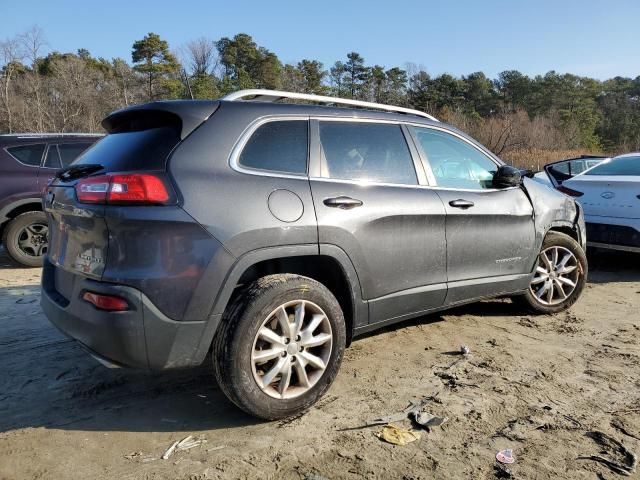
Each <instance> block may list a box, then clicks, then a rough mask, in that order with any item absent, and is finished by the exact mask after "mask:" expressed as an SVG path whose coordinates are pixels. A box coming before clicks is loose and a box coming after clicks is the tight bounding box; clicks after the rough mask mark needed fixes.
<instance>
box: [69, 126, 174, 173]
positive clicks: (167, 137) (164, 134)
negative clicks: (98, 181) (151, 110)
mask: <svg viewBox="0 0 640 480" xmlns="http://www.w3.org/2000/svg"><path fill="white" fill-rule="evenodd" d="M179 141H180V131H179V130H178V129H177V128H175V127H159V128H149V129H147V130H136V131H127V132H122V133H112V134H110V135H107V136H106V137H104V138H103V139H102V140H100V141H99V142H98V143H96V144H94V145H93V147H91V148H90V149H88V150H87V151H86V152H84V153H83V154H82V155H80V157H78V159H77V161H76V164H77V165H89V164H98V165H102V166H103V167H104V168H105V170H106V171H111V172H114V171H123V172H124V171H129V170H159V169H163V168H164V166H165V161H166V159H167V157H168V156H169V153H171V151H172V150H173V148H174V147H175V146H176V145H177V144H178V142H179Z"/></svg>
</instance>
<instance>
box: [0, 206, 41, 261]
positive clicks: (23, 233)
mask: <svg viewBox="0 0 640 480" xmlns="http://www.w3.org/2000/svg"><path fill="white" fill-rule="evenodd" d="M48 243H49V228H48V226H47V217H46V215H45V214H44V212H26V213H22V214H20V215H18V216H17V217H16V218H14V219H13V220H11V221H10V222H9V224H8V225H7V226H6V227H5V229H4V232H3V234H2V244H3V245H4V247H5V248H6V250H7V253H8V254H9V257H11V259H12V260H13V261H14V262H16V263H18V264H20V265H23V266H25V267H41V266H42V262H43V259H44V256H45V255H46V253H47V247H48Z"/></svg>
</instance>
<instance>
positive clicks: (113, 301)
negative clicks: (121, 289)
mask: <svg viewBox="0 0 640 480" xmlns="http://www.w3.org/2000/svg"><path fill="white" fill-rule="evenodd" d="M82 299H83V300H85V301H87V302H89V303H91V304H92V305H93V306H94V307H96V308H99V309H100V310H107V311H110V312H122V311H124V310H129V304H128V303H127V301H126V300H125V299H124V298H120V297H116V296H114V295H101V294H99V293H93V292H84V295H82Z"/></svg>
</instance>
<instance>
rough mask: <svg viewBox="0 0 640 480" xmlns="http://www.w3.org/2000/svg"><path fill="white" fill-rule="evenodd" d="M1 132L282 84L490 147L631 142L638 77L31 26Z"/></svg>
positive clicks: (55, 126)
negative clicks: (423, 116) (97, 43)
mask: <svg viewBox="0 0 640 480" xmlns="http://www.w3.org/2000/svg"><path fill="white" fill-rule="evenodd" d="M0 55H1V57H0V62H1V63H0V65H1V68H2V70H1V72H0V132H18V131H20V132H25V131H26V132H47V131H56V132H58V131H61V132H72V131H89V132H93V131H100V129H101V127H100V120H101V119H102V118H103V117H104V116H105V115H106V114H107V113H108V112H110V111H112V110H115V109H118V108H121V107H123V106H126V105H131V104H135V103H140V102H146V101H149V100H155V99H177V98H191V97H193V98H218V97H220V96H222V95H224V94H226V93H228V92H231V91H234V90H238V89H244V88H269V89H282V90H289V91H295V92H306V93H316V94H322V95H335V96H340V97H347V98H356V99H362V100H369V101H374V102H381V103H389V104H394V105H400V106H408V107H411V108H416V109H419V110H423V111H425V112H428V113H431V114H433V115H436V116H437V117H439V118H441V119H442V120H444V121H447V122H449V123H453V124H455V125H457V126H459V127H461V128H462V129H464V130H465V131H467V132H469V133H470V134H471V135H473V136H475V137H476V138H478V140H480V141H481V142H483V143H484V144H485V145H487V146H488V147H489V148H491V149H492V150H493V151H494V152H496V153H497V154H498V155H502V156H505V157H507V158H508V157H509V156H510V155H511V156H517V155H516V153H517V152H522V151H532V152H544V151H558V150H574V151H584V152H587V151H590V152H596V151H603V152H611V153H614V152H621V151H630V150H638V149H640V76H638V77H636V78H635V79H631V78H623V77H615V78H612V79H609V80H605V81H600V80H595V79H592V78H588V77H581V76H577V75H572V74H568V73H567V74H559V73H556V72H554V71H551V72H548V73H546V74H545V75H537V76H535V77H529V76H527V75H524V74H522V73H520V72H518V71H515V70H510V71H505V72H502V73H500V74H499V75H498V78H495V79H491V78H487V76H486V75H485V74H484V73H482V72H475V73H471V74H469V75H464V76H462V77H459V78H458V77H454V76H452V75H449V74H442V75H438V76H431V75H430V74H429V73H428V72H427V71H426V69H425V68H422V67H419V66H416V65H414V64H405V65H403V66H402V67H399V66H391V67H387V66H381V65H373V66H371V65H367V64H366V62H365V59H364V58H363V57H362V56H361V55H360V54H359V53H357V52H351V53H348V54H347V55H346V58H345V59H343V60H339V61H336V62H335V63H334V64H333V65H331V66H329V67H326V66H325V65H323V64H322V63H321V62H319V61H318V60H314V59H302V60H300V61H299V62H298V63H296V64H284V63H283V62H282V61H281V60H280V59H279V58H278V56H277V55H276V54H275V53H274V52H272V51H270V50H268V49H267V48H265V47H262V46H259V45H257V44H256V42H255V41H254V40H253V39H252V38H251V36H249V35H247V34H244V33H240V34H238V35H235V36H234V37H233V38H226V37H224V38H221V39H219V40H213V39H209V38H199V39H196V40H193V41H190V42H188V43H187V44H185V45H183V46H181V47H179V48H178V49H177V50H171V49H170V47H169V45H168V43H167V42H166V41H165V40H163V39H162V38H160V36H158V35H157V34H154V33H149V34H148V35H146V36H145V37H144V38H143V39H140V40H137V41H135V42H133V45H132V51H131V58H130V61H127V60H126V59H124V58H114V59H111V60H108V59H105V58H95V57H93V56H92V55H91V54H90V52H88V51H87V50H85V49H79V50H78V51H77V52H75V53H60V52H56V51H48V49H47V44H46V41H45V38H44V34H43V31H42V30H41V29H39V28H38V27H34V28H32V29H30V30H28V31H26V32H24V33H23V34H20V35H17V36H16V37H14V38H9V39H6V40H5V41H2V42H0Z"/></svg>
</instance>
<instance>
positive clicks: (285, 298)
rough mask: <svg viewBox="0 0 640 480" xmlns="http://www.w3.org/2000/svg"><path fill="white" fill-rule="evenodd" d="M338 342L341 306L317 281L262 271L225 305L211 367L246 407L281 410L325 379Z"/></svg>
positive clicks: (321, 387)
mask: <svg viewBox="0 0 640 480" xmlns="http://www.w3.org/2000/svg"><path fill="white" fill-rule="evenodd" d="M345 344H346V329H345V322H344V317H343V314H342V310H341V308H340V305H339V304H338V301H337V300H336V298H335V297H334V296H333V294H332V293H331V292H330V291H329V290H328V289H327V288H326V287H325V286H324V285H322V284H321V283H319V282H316V281H315V280H312V279H310V278H307V277H302V276H298V275H292V274H279V275H269V276H266V277H263V278H260V279H258V280H256V281H255V282H253V283H252V284H251V285H249V286H248V287H247V288H246V289H245V290H244V291H243V292H241V293H240V294H239V295H238V296H237V297H236V299H235V300H234V301H233V303H232V304H231V305H230V306H229V308H228V309H227V311H226V312H225V315H224V316H223V319H222V324H221V325H220V327H219V331H218V332H217V334H216V338H215V339H214V344H213V362H214V373H215V376H216V379H217V380H218V383H219V385H220V387H221V389H222V391H223V392H224V393H225V395H226V396H227V397H228V398H229V399H230V400H231V401H232V402H233V403H235V404H236V405H237V406H238V407H240V408H241V409H242V410H244V411H245V412H247V413H249V414H251V415H254V416H256V417H259V418H262V419H265V420H275V419H280V418H286V417H290V416H294V415H297V414H300V413H302V412H304V411H306V410H307V409H309V408H310V407H311V406H312V405H313V404H314V403H315V402H316V401H317V400H318V399H319V398H320V397H321V396H322V395H323V394H324V393H325V392H326V391H327V389H328V388H329V387H330V386H331V384H332V383H333V380H334V379H335V377H336V374H337V373H338V369H339V367H340V363H341V362H342V356H343V353H344V348H345Z"/></svg>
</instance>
